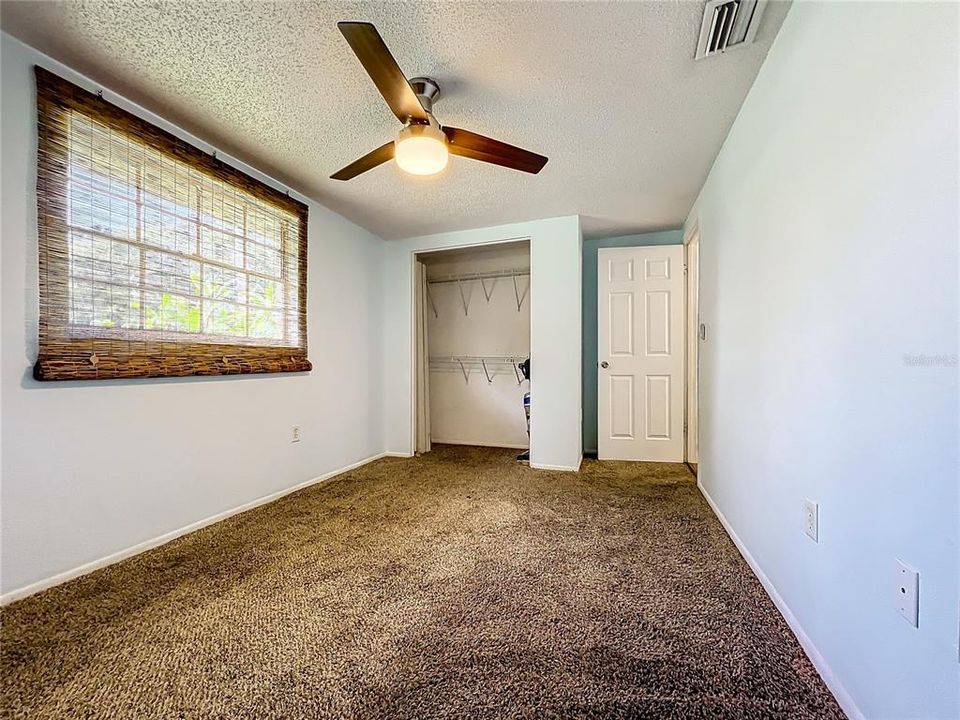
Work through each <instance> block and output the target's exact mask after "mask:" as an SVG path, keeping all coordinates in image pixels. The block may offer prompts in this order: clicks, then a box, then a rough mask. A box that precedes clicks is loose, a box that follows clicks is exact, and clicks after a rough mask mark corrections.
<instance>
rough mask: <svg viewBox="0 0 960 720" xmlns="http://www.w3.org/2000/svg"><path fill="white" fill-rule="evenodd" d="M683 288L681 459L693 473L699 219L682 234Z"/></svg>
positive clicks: (696, 411)
mask: <svg viewBox="0 0 960 720" xmlns="http://www.w3.org/2000/svg"><path fill="white" fill-rule="evenodd" d="M683 258H684V259H683V263H684V273H683V274H684V280H685V286H686V287H685V292H686V312H685V315H686V318H685V326H686V331H685V333H684V335H685V338H686V348H685V350H686V352H685V353H684V361H685V362H686V367H685V382H684V388H685V394H684V417H683V460H684V462H685V463H687V465H688V466H690V469H691V471H692V472H693V474H694V475H696V474H697V468H698V465H699V462H700V222H699V221H697V222H695V223H694V224H693V226H692V227H691V229H690V231H689V232H688V233H687V234H686V235H685V236H684V238H683Z"/></svg>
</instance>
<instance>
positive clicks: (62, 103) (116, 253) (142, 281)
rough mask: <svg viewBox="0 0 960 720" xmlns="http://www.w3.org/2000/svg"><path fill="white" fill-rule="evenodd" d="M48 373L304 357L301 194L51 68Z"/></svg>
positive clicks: (262, 365)
mask: <svg viewBox="0 0 960 720" xmlns="http://www.w3.org/2000/svg"><path fill="white" fill-rule="evenodd" d="M36 77H37V109H38V119H39V135H38V139H39V144H38V154H37V156H38V162H37V200H38V214H39V224H38V229H39V251H40V252H39V255H40V333H39V334H40V351H39V356H38V359H37V363H36V366H35V368H34V375H35V377H37V379H40V380H82V379H98V378H116V377H158V376H178V375H223V374H231V373H262V372H290V371H304V370H309V369H310V362H309V361H308V360H307V342H306V340H307V327H306V269H307V267H306V266H307V262H306V260H307V208H306V206H305V205H303V204H302V203H300V202H297V201H295V200H293V199H291V198H290V197H288V196H287V195H285V194H283V193H280V192H278V191H277V190H274V189H273V188H270V187H269V186H267V185H265V184H263V183H261V182H259V181H258V180H255V179H253V178H251V177H249V176H247V175H245V174H243V173H241V172H240V171H238V170H236V169H234V168H232V167H230V166H228V165H226V164H225V163H223V162H221V161H219V160H217V159H216V158H214V157H212V156H210V155H208V154H207V153H204V152H202V151H200V150H198V149H197V148H194V147H193V146H191V145H188V144H187V143H185V142H183V141H182V140H180V139H178V138H176V137H174V136H173V135H170V134H169V133H166V132H164V131H162V130H160V129H159V128H156V127H154V126H152V125H150V124H149V123H147V122H145V121H144V120H141V119H140V118H137V117H135V116H133V115H131V114H130V113H127V112H126V111H124V110H121V109H120V108H117V107H116V106H114V105H112V104H110V103H108V102H107V101H105V100H103V99H102V98H100V97H98V96H96V95H93V94H91V93H89V92H87V91H85V90H83V89H81V88H79V87H77V86H75V85H73V84H71V83H68V82H67V81H65V80H63V79H61V78H59V77H57V76H56V75H53V74H51V73H49V72H47V71H46V70H43V69H42V68H39V67H38V68H36Z"/></svg>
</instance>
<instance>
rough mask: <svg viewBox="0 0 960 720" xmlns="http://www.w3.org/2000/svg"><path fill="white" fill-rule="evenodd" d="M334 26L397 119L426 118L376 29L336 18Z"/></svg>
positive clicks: (423, 119)
mask: <svg viewBox="0 0 960 720" xmlns="http://www.w3.org/2000/svg"><path fill="white" fill-rule="evenodd" d="M337 27H338V28H340V32H342V33H343V36H344V37H345V38H346V39H347V42H348V43H349V44H350V47H351V48H353V52H354V53H356V55H357V58H358V59H359V60H360V64H361V65H363V68H364V70H366V71H367V74H368V75H370V78H371V79H372V80H373V84H374V85H376V86H377V90H379V91H380V94H381V95H383V99H384V100H386V101H387V105H389V106H390V109H391V110H393V114H394V115H396V116H397V119H398V120H400V122H402V123H404V124H406V123H407V121H408V120H410V119H413V120H414V121H416V122H419V123H427V122H429V118H428V117H427V112H426V110H424V109H423V106H422V105H421V104H420V100H419V99H418V98H417V94H416V93H415V92H413V88H411V87H410V83H408V82H407V78H406V76H405V75H404V74H403V71H402V70H401V69H400V66H399V65H397V61H396V60H394V59H393V55H391V54H390V50H388V49H387V44H386V43H385V42H383V38H382V37H380V33H378V32H377V29H376V28H375V27H374V26H373V25H371V24H370V23H364V22H338V23H337Z"/></svg>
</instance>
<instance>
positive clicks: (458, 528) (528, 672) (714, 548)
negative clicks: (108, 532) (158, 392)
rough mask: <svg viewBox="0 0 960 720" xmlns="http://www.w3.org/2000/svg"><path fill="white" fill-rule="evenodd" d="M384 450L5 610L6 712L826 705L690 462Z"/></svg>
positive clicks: (761, 709)
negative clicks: (538, 465)
mask: <svg viewBox="0 0 960 720" xmlns="http://www.w3.org/2000/svg"><path fill="white" fill-rule="evenodd" d="M514 453H515V451H511V450H493V449H482V448H465V447H449V446H447V447H443V446H441V447H438V448H437V449H436V450H435V451H434V452H433V453H430V454H429V455H426V456H424V457H422V458H417V459H412V460H409V459H384V460H379V461H377V462H374V463H372V464H370V465H367V466H364V467H362V468H360V469H358V470H354V471H352V472H349V473H346V474H345V475H342V476H340V477H339V478H338V479H337V480H335V481H333V482H330V483H326V484H322V485H317V486H313V487H311V488H308V489H306V490H302V491H300V492H297V493H295V494H293V495H289V496H287V497H285V498H283V499H281V500H278V501H276V502H274V503H271V504H270V505H266V506H263V507H261V508H257V509H255V510H251V511H249V512H246V513H244V514H242V515H238V516H236V517H233V518H230V519H228V520H225V521H224V522H221V523H218V524H216V525H213V526H211V527H208V528H206V529H204V530H200V531H198V532H195V533H193V534H191V535H188V536H186V537H183V538H181V539H179V540H176V541H174V542H171V543H169V544H168V545H165V546H163V547H160V548H157V549H155V550H152V551H149V552H147V553H144V554H142V555H139V556H137V557H134V558H131V559H129V560H126V561H124V562H122V563H120V564H118V565H114V566H112V567H109V568H106V569H104V570H100V571H98V572H96V573H93V574H91V575H88V576H86V577H83V578H80V579H78V580H75V581H73V582H70V583H68V584H66V585H63V586H60V587H57V588H53V589H51V590H48V591H46V592H43V593H41V594H39V595H36V596H33V597H30V598H27V599H25V600H22V601H20V602H18V603H15V604H13V605H11V606H9V607H7V608H5V609H4V610H3V612H2V623H3V627H2V640H3V646H2V677H0V679H2V683H3V686H2V691H0V693H2V695H0V699H2V711H3V716H4V717H10V718H14V717H16V718H26V717H30V718H251V719H253V718H256V719H258V720H261V719H267V718H341V717H349V718H364V719H367V718H438V717H442V718H478V717H490V718H494V717H495V718H515V717H523V718H559V717H564V718H566V717H579V718H606V717H649V718H764V719H766V718H842V717H843V714H842V712H841V711H840V709H839V707H838V706H837V704H836V702H835V701H834V699H833V698H832V696H831V695H830V693H829V691H828V690H827V688H826V687H825V686H824V685H823V683H822V681H821V680H820V678H819V677H818V676H817V673H816V672H815V671H814V669H813V667H812V666H811V664H810V662H809V661H808V660H807V658H806V656H805V655H804V654H803V652H802V650H801V649H800V647H799V646H798V644H797V642H796V640H795V639H794V637H793V636H792V635H791V633H790V630H789V629H788V628H787V626H786V624H785V623H784V621H783V620H782V618H781V617H780V616H779V615H778V614H777V611H776V609H774V607H773V605H772V604H771V602H770V600H769V599H768V598H767V596H766V595H765V594H764V591H763V589H762V588H761V586H760V584H759V583H758V582H757V580H756V579H755V578H754V576H753V575H752V574H751V573H750V570H749V569H748V567H747V566H746V564H745V563H744V562H743V560H742V559H741V558H740V556H739V555H738V553H737V551H736V549H735V548H734V546H733V544H732V543H731V542H730V540H729V539H728V538H727V536H726V534H725V533H724V531H723V529H722V528H721V526H720V524H719V523H718V522H717V520H716V519H715V518H714V516H713V515H712V513H711V511H710V509H709V508H708V507H707V505H706V503H705V502H704V501H703V499H702V498H701V496H700V494H699V492H698V491H697V488H696V486H695V485H694V482H693V479H692V477H691V475H690V473H689V471H688V470H687V469H686V467H684V466H683V465H661V464H645V463H642V464H631V463H612V462H602V463H601V462H596V461H586V462H585V463H584V466H583V469H582V470H581V472H579V473H577V474H572V473H560V472H546V471H536V470H531V469H530V468H528V467H524V466H519V465H517V464H516V463H514V461H513V456H514Z"/></svg>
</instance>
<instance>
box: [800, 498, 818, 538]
mask: <svg viewBox="0 0 960 720" xmlns="http://www.w3.org/2000/svg"><path fill="white" fill-rule="evenodd" d="M819 525H820V506H819V505H817V504H816V503H815V502H814V501H813V500H810V499H809V498H807V499H806V500H804V501H803V532H804V533H806V535H807V537H808V538H810V539H811V540H813V541H814V542H815V543H818V542H820V527H819Z"/></svg>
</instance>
